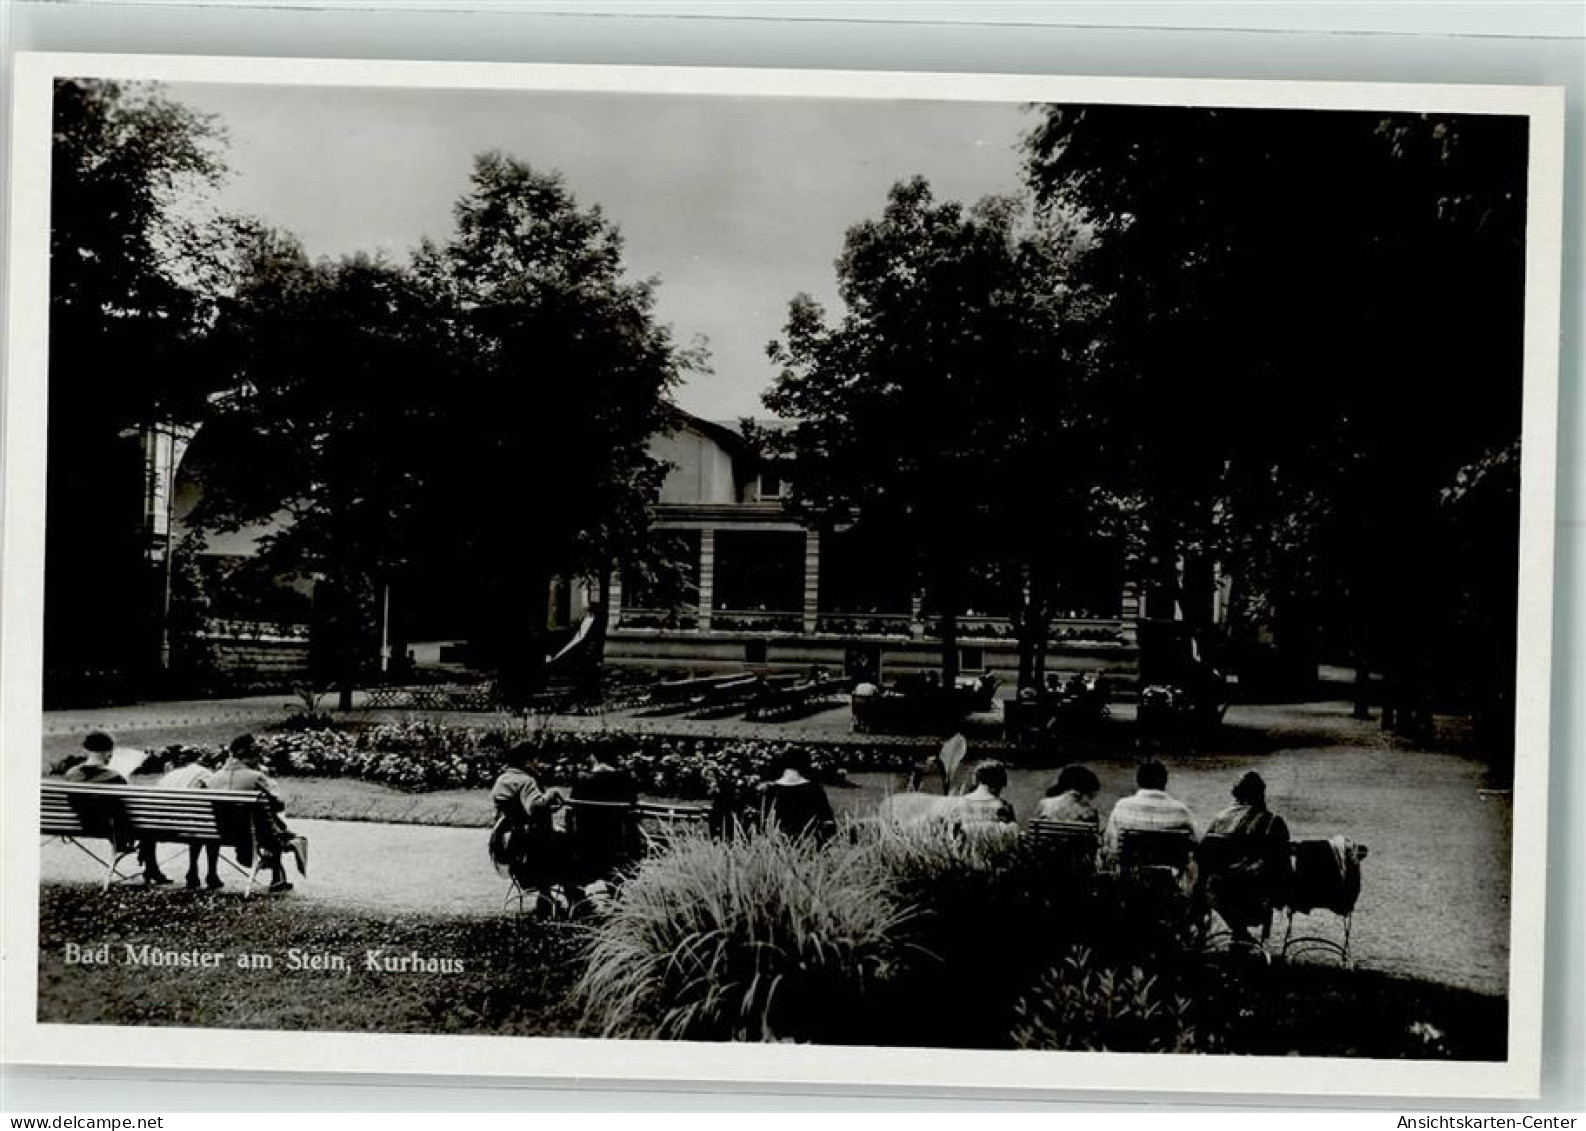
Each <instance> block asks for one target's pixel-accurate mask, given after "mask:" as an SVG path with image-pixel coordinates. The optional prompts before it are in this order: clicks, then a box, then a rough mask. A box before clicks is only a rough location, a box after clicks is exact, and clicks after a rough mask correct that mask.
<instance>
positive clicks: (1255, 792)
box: [1233, 770, 1267, 805]
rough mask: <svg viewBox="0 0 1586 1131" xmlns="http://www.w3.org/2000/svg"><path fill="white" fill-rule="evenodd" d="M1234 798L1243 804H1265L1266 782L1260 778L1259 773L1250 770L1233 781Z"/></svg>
mask: <svg viewBox="0 0 1586 1131" xmlns="http://www.w3.org/2000/svg"><path fill="white" fill-rule="evenodd" d="M1233 795H1234V800H1235V801H1238V802H1241V803H1242V804H1245V805H1265V804H1266V803H1267V783H1266V782H1264V781H1262V780H1261V775H1260V774H1258V773H1256V772H1255V771H1254V770H1251V771H1250V772H1249V773H1247V774H1245V775H1244V777H1242V778H1240V779H1239V780H1238V781H1237V782H1236V783H1234V788H1233Z"/></svg>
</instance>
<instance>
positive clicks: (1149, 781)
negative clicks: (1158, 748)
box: [1134, 761, 1167, 789]
mask: <svg viewBox="0 0 1586 1131" xmlns="http://www.w3.org/2000/svg"><path fill="white" fill-rule="evenodd" d="M1134 784H1135V785H1137V786H1139V787H1140V788H1141V789H1166V788H1167V767H1166V766H1164V765H1163V764H1162V763H1161V762H1157V761H1147V762H1141V763H1140V768H1139V769H1138V770H1136V771H1135V772H1134Z"/></svg>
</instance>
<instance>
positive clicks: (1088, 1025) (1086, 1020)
mask: <svg viewBox="0 0 1586 1131" xmlns="http://www.w3.org/2000/svg"><path fill="white" fill-rule="evenodd" d="M1014 1011H1015V1014H1016V1016H1017V1021H1016V1022H1015V1025H1014V1029H1013V1042H1014V1044H1015V1045H1017V1046H1018V1047H1019V1048H1026V1049H1063V1050H1070V1051H1075V1050H1080V1051H1089V1052H1209V1051H1213V1046H1214V1042H1212V1041H1211V1040H1209V1039H1208V1037H1207V1036H1206V1035H1204V1034H1203V1033H1202V1032H1201V1031H1200V1030H1199V1029H1197V1027H1196V1025H1195V1023H1194V1022H1195V1003H1194V1001H1193V1000H1192V999H1191V998H1189V997H1186V996H1184V995H1182V994H1178V993H1175V992H1173V991H1172V989H1171V988H1170V987H1169V986H1168V985H1167V984H1166V983H1164V982H1163V981H1162V980H1161V978H1160V976H1159V975H1157V974H1148V973H1147V972H1146V971H1145V970H1144V969H1143V968H1141V967H1139V966H1128V967H1121V966H1116V965H1110V964H1106V963H1101V962H1097V961H1095V960H1094V959H1093V956H1092V953H1091V951H1089V950H1088V949H1085V948H1082V947H1076V948H1073V949H1071V950H1070V951H1069V952H1068V953H1067V954H1066V955H1065V956H1064V958H1063V960H1062V961H1061V962H1060V963H1058V964H1057V965H1055V966H1053V967H1051V968H1050V969H1048V970H1047V971H1046V972H1045V973H1044V974H1043V975H1042V976H1041V977H1040V978H1039V979H1038V980H1037V981H1036V983H1035V985H1034V987H1033V988H1032V989H1031V990H1030V992H1029V993H1027V994H1025V995H1024V996H1023V997H1022V998H1020V999H1019V1001H1018V1003H1017V1004H1016V1005H1015V1007H1014Z"/></svg>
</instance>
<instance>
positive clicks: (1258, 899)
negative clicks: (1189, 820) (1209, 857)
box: [1205, 770, 1289, 940]
mask: <svg viewBox="0 0 1586 1131" xmlns="http://www.w3.org/2000/svg"><path fill="white" fill-rule="evenodd" d="M1232 794H1233V799H1234V803H1233V804H1232V805H1230V806H1228V808H1226V809H1224V810H1223V811H1222V812H1221V813H1219V814H1217V816H1216V817H1215V818H1214V819H1213V820H1212V823H1211V825H1210V826H1209V827H1208V828H1207V830H1206V840H1207V842H1208V846H1211V845H1216V846H1218V847H1217V848H1216V849H1215V850H1214V851H1215V853H1216V855H1217V856H1218V857H1219V858H1218V859H1217V860H1216V861H1215V862H1211V861H1208V866H1207V867H1206V868H1205V872H1206V894H1207V898H1208V899H1209V900H1210V902H1211V906H1212V909H1213V910H1214V911H1216V912H1217V914H1218V915H1219V916H1221V918H1222V920H1223V922H1225V923H1227V924H1228V929H1229V930H1230V931H1232V932H1233V934H1234V936H1235V937H1236V938H1242V939H1245V940H1249V939H1250V931H1251V929H1252V928H1261V929H1262V930H1263V931H1264V930H1265V928H1266V927H1267V925H1268V924H1269V923H1270V917H1271V913H1272V912H1271V909H1272V906H1273V905H1274V904H1275V903H1278V902H1280V901H1281V900H1282V898H1283V888H1284V881H1285V879H1286V878H1287V876H1288V874H1289V827H1288V825H1286V824H1285V823H1284V821H1283V818H1282V817H1279V816H1278V815H1277V814H1276V813H1274V812H1272V811H1271V810H1270V809H1268V808H1267V783H1266V782H1265V781H1263V780H1262V779H1261V775H1260V774H1258V773H1256V772H1255V771H1254V770H1251V771H1250V772H1248V773H1246V774H1245V775H1244V776H1242V777H1241V778H1240V779H1239V780H1238V782H1236V783H1235V784H1234V788H1233V790H1232ZM1214 838H1216V839H1214Z"/></svg>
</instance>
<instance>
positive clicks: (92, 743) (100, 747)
mask: <svg viewBox="0 0 1586 1131" xmlns="http://www.w3.org/2000/svg"><path fill="white" fill-rule="evenodd" d="M115 748H116V740H115V739H113V738H111V737H110V736H109V735H108V734H106V733H105V732H104V731H102V730H96V731H94V733H92V734H90V735H89V736H88V737H87V738H85V739H83V750H84V751H85V752H86V753H87V755H88V760H89V761H90V762H93V763H95V764H96V765H100V766H102V765H104V764H105V763H106V762H108V761H110V755H111V752H112V751H114V750H115Z"/></svg>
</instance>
